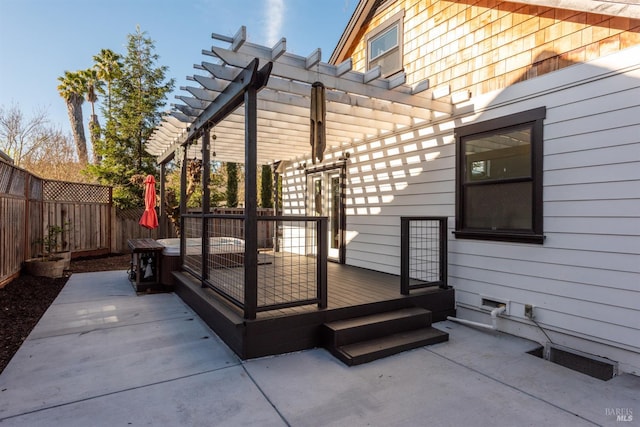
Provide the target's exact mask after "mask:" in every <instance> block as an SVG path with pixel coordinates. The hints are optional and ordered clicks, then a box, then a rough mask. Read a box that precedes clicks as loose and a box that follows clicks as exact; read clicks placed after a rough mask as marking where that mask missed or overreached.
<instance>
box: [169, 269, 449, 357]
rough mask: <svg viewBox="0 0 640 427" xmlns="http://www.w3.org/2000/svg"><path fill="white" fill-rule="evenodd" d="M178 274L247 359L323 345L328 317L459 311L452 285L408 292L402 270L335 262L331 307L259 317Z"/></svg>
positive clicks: (187, 294)
mask: <svg viewBox="0 0 640 427" xmlns="http://www.w3.org/2000/svg"><path fill="white" fill-rule="evenodd" d="M174 275H175V277H176V279H177V280H176V287H175V291H176V293H177V294H178V295H179V296H180V297H181V298H182V299H183V300H184V301H185V302H186V303H187V304H188V305H189V306H191V307H192V308H193V309H194V310H195V311H196V312H197V313H198V314H199V315H200V317H202V319H203V320H204V321H205V322H206V323H207V324H208V325H209V326H210V327H211V328H212V329H213V330H214V331H215V332H216V333H217V334H218V335H219V336H220V337H221V338H222V339H223V340H224V341H225V342H226V343H227V345H229V347H231V348H232V349H233V350H234V351H235V352H236V353H237V354H238V355H239V356H240V357H241V358H243V359H249V358H254V357H261V356H266V355H271V354H280V353H286V352H291V351H298V350H303V349H307V348H313V347H318V346H321V345H323V342H322V337H321V334H320V327H321V326H322V325H323V324H324V323H327V322H333V321H337V320H344V319H349V318H354V317H360V316H366V315H370V314H375V313H381V312H386V311H391V310H397V309H401V308H408V307H422V308H425V309H427V310H430V311H431V312H432V317H433V321H434V322H437V321H440V320H444V319H446V317H447V316H449V315H455V309H454V294H453V289H440V288H438V287H434V288H425V289H422V290H419V291H413V292H412V293H411V295H410V296H404V295H401V294H400V277H399V276H395V275H392V274H387V273H381V272H377V271H373V270H367V269H363V268H358V267H353V266H348V265H343V264H336V263H329V264H328V266H327V285H328V306H327V308H326V309H319V308H318V307H317V306H316V305H308V306H302V307H293V308H286V309H280V310H272V311H268V312H260V313H258V316H257V318H256V319H255V320H246V319H243V317H242V311H241V310H240V309H239V308H237V307H236V306H234V305H232V304H230V303H229V302H227V301H226V300H225V299H224V298H222V297H221V296H219V295H217V294H216V293H215V292H214V291H212V290H211V289H209V288H202V287H201V285H200V282H199V281H198V280H196V279H195V278H193V277H192V276H190V275H188V274H185V273H174Z"/></svg>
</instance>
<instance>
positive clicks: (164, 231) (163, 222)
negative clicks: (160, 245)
mask: <svg viewBox="0 0 640 427" xmlns="http://www.w3.org/2000/svg"><path fill="white" fill-rule="evenodd" d="M166 178H167V164H166V163H160V230H158V231H159V233H160V238H161V239H164V238H166V237H169V236H168V234H169V230H168V223H167V221H168V220H167V208H166V206H165V203H166V194H165V191H166V186H165V180H166Z"/></svg>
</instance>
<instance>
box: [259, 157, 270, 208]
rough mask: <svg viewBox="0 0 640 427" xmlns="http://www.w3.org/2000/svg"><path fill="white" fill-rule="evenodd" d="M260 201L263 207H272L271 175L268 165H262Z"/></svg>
mask: <svg viewBox="0 0 640 427" xmlns="http://www.w3.org/2000/svg"><path fill="white" fill-rule="evenodd" d="M260 176H261V183H260V201H261V206H262V207H263V208H272V207H273V175H272V172H271V166H270V165H262V171H261V175H260Z"/></svg>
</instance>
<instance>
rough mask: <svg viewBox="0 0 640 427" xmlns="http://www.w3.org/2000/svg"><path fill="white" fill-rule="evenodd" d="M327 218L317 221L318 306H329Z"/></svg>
mask: <svg viewBox="0 0 640 427" xmlns="http://www.w3.org/2000/svg"><path fill="white" fill-rule="evenodd" d="M327 222H328V221H327V218H326V217H323V218H320V219H319V220H318V222H317V223H316V224H317V225H316V234H317V236H318V237H317V239H318V246H317V249H316V252H317V254H318V266H317V270H318V272H317V281H318V289H317V294H318V307H319V308H327V254H328V248H327V232H328V230H327V227H328V225H327Z"/></svg>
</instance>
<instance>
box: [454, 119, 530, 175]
mask: <svg viewBox="0 0 640 427" xmlns="http://www.w3.org/2000/svg"><path fill="white" fill-rule="evenodd" d="M462 142H463V144H464V152H465V158H466V171H465V181H466V182H477V181H486V180H496V179H511V178H529V177H531V126H526V127H521V128H515V129H514V128H511V129H509V130H506V131H502V132H500V131H497V132H495V133H490V134H489V133H487V134H483V135H479V136H475V135H474V136H471V137H468V138H464V139H463V140H462Z"/></svg>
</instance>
